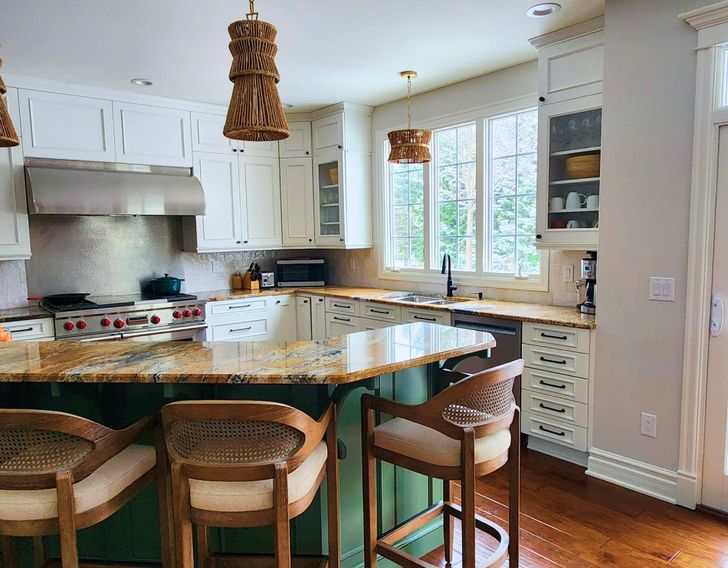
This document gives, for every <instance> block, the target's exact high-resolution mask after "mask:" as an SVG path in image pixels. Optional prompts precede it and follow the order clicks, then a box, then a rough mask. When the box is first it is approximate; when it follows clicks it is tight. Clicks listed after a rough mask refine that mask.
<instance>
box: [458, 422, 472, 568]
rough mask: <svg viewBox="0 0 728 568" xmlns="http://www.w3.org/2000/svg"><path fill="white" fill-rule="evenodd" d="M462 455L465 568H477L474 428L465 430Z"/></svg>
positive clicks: (461, 498) (461, 495) (462, 524)
mask: <svg viewBox="0 0 728 568" xmlns="http://www.w3.org/2000/svg"><path fill="white" fill-rule="evenodd" d="M461 453H462V460H463V461H462V470H463V483H462V492H461V494H460V502H461V503H462V511H463V518H462V523H461V528H462V531H463V534H462V538H463V568H475V435H474V432H473V429H472V428H466V429H465V437H464V439H463V442H462V450H461Z"/></svg>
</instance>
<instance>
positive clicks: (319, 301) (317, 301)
mask: <svg viewBox="0 0 728 568" xmlns="http://www.w3.org/2000/svg"><path fill="white" fill-rule="evenodd" d="M325 337H326V299H325V298H323V297H321V296H311V339H314V340H316V339H324V338H325Z"/></svg>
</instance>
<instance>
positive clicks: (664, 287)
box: [649, 276, 675, 302]
mask: <svg viewBox="0 0 728 568" xmlns="http://www.w3.org/2000/svg"><path fill="white" fill-rule="evenodd" d="M649 298H650V300H655V301H658V302H674V301H675V279H674V278H665V277H662V276H650V295H649Z"/></svg>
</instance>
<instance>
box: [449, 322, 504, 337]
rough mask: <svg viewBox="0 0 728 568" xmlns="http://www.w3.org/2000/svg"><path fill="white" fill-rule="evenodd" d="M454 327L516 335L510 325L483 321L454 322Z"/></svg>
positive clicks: (494, 333)
mask: <svg viewBox="0 0 728 568" xmlns="http://www.w3.org/2000/svg"><path fill="white" fill-rule="evenodd" d="M455 327H463V328H465V329H474V330H475V331H484V332H486V333H492V334H493V335H496V334H497V335H511V336H516V335H517V334H518V331H517V330H516V329H514V328H512V327H505V326H500V325H487V324H483V323H473V322H459V321H456V322H455Z"/></svg>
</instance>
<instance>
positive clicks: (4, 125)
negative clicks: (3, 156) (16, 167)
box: [0, 59, 20, 148]
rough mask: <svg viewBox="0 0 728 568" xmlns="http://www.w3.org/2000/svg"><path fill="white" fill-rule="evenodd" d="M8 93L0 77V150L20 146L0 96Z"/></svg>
mask: <svg viewBox="0 0 728 568" xmlns="http://www.w3.org/2000/svg"><path fill="white" fill-rule="evenodd" d="M2 66H3V60H2V59H0V67H2ZM7 92H8V88H7V87H6V86H5V83H4V82H3V79H2V77H0V148H10V147H11V146H18V145H19V144H20V138H18V133H17V132H15V127H14V126H13V123H12V121H11V120H10V113H9V112H8V107H7V106H6V105H5V100H4V99H3V98H2V96H3V95H4V94H5V93H7Z"/></svg>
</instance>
